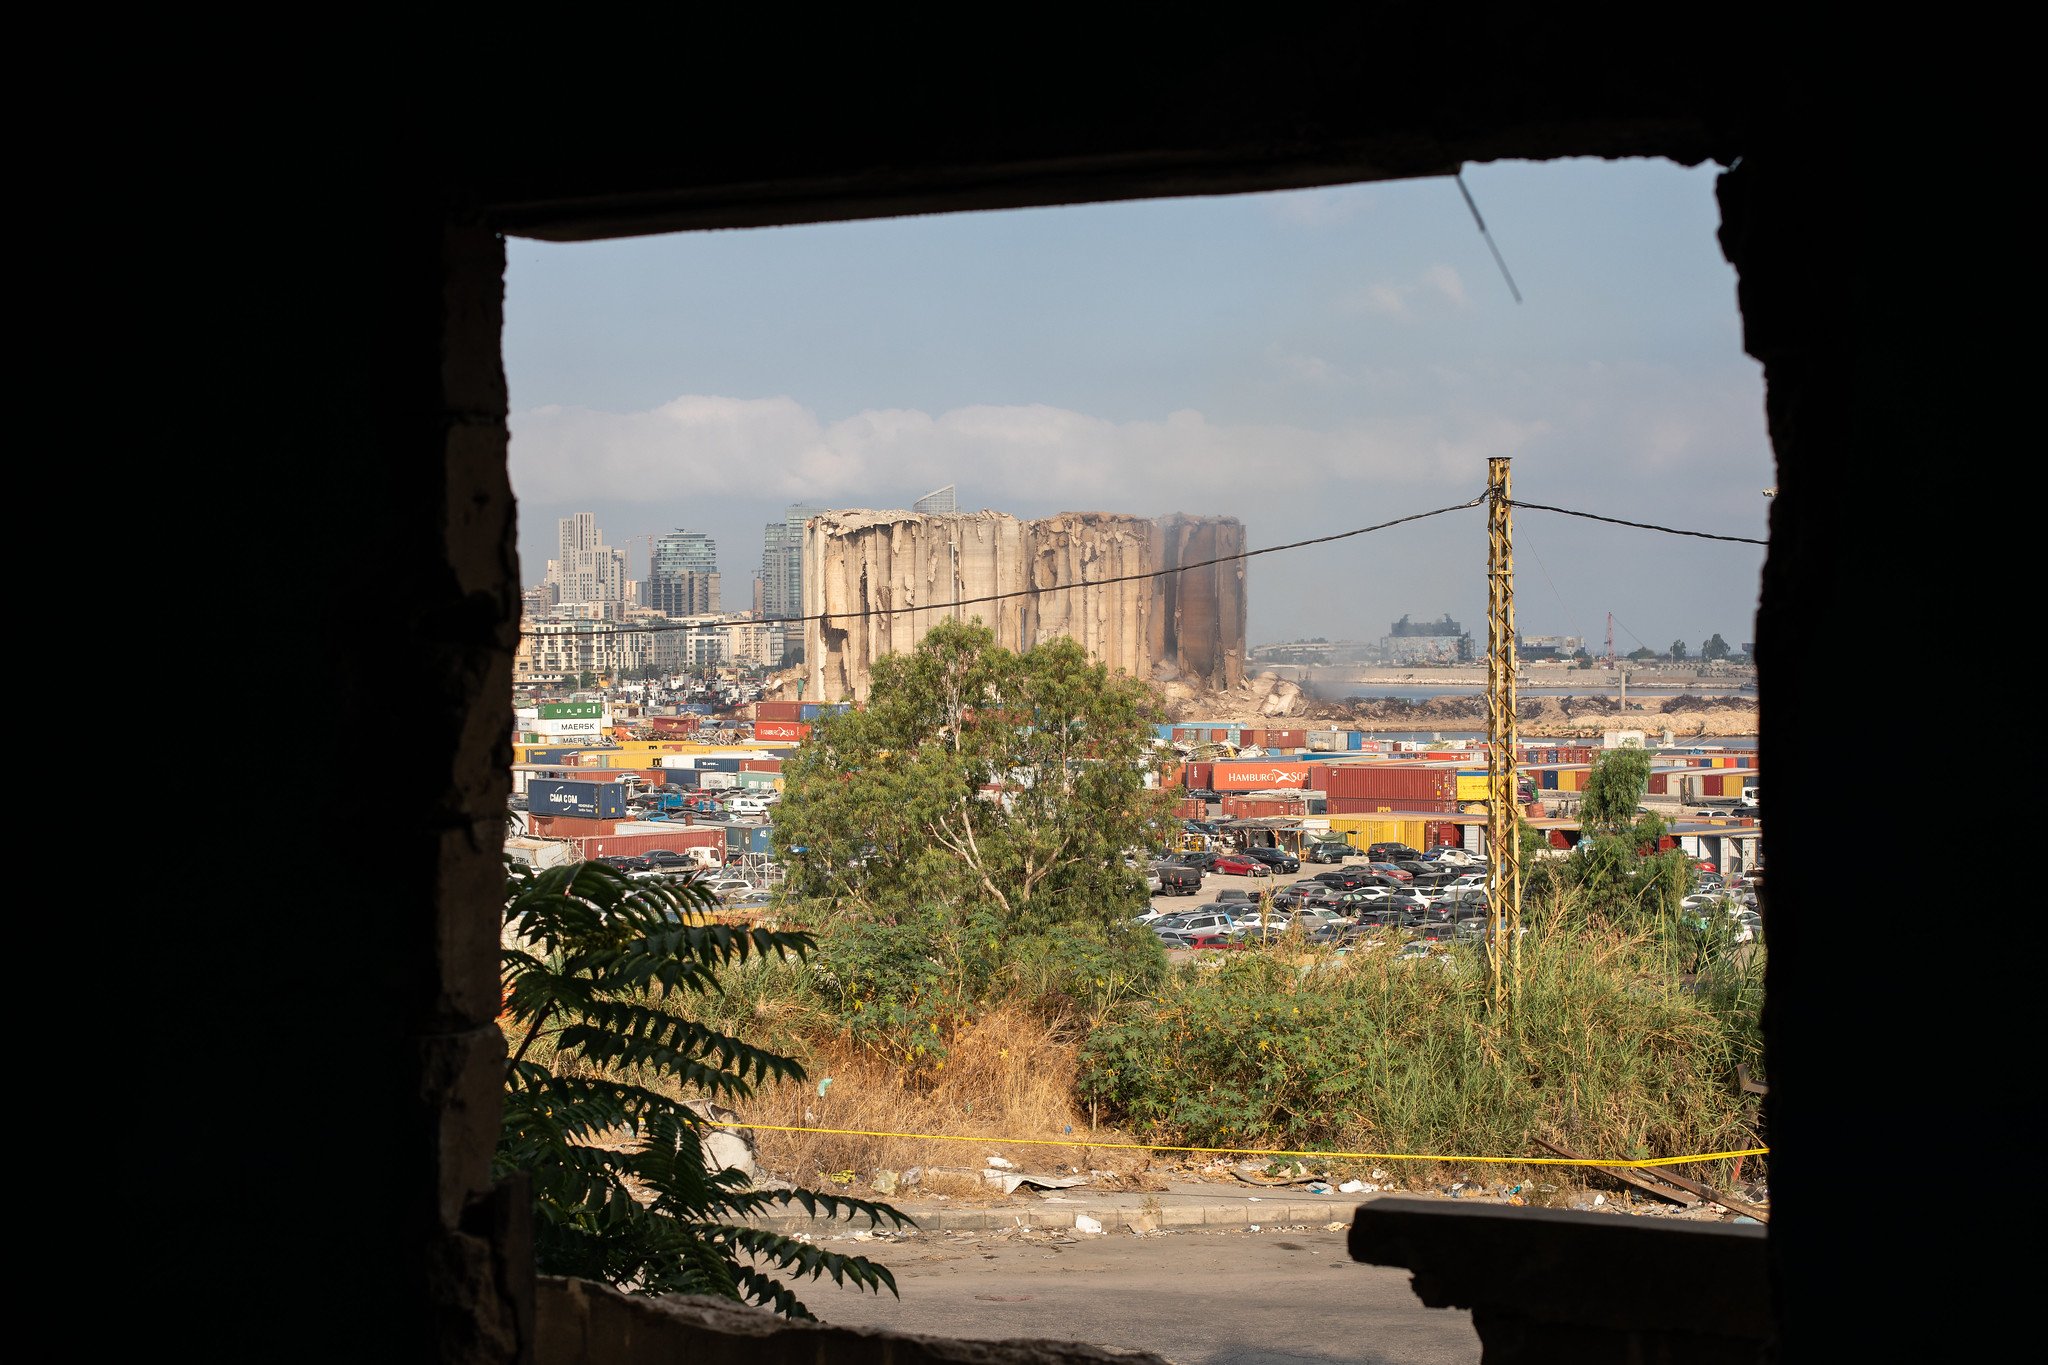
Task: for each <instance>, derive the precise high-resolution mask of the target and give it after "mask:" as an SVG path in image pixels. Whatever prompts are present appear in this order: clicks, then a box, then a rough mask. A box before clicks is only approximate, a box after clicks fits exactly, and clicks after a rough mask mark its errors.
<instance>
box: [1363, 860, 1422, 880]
mask: <svg viewBox="0 0 2048 1365" xmlns="http://www.w3.org/2000/svg"><path fill="white" fill-rule="evenodd" d="M1365 870H1366V871H1368V872H1373V873H1377V874H1378V875H1380V876H1382V877H1391V878H1393V879H1394V880H1395V881H1397V882H1412V881H1414V880H1415V874H1414V873H1413V872H1410V871H1409V870H1408V869H1407V868H1405V867H1399V866H1397V865H1395V864H1393V863H1385V862H1377V861H1375V862H1369V863H1367V864H1366V865H1365Z"/></svg>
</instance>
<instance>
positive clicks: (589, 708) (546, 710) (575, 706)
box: [540, 701, 604, 720]
mask: <svg viewBox="0 0 2048 1365" xmlns="http://www.w3.org/2000/svg"><path fill="white" fill-rule="evenodd" d="M540 718H541V719H542V720H603V719H604V703H603V702H601V701H544V702H542V703H541V704H540Z"/></svg>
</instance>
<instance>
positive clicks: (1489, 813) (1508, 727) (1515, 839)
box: [1486, 458, 1522, 1007]
mask: <svg viewBox="0 0 2048 1365" xmlns="http://www.w3.org/2000/svg"><path fill="white" fill-rule="evenodd" d="M1486 498H1487V519H1486V585H1487V594H1486V790H1487V801H1486V849H1487V877H1486V914H1487V923H1488V929H1489V936H1490V938H1491V945H1490V951H1489V952H1488V953H1487V959H1488V961H1489V963H1490V964H1491V966H1492V969H1493V1002H1494V1004H1495V1006H1496V1007H1505V1006H1507V1005H1508V1003H1509V1001H1510V998H1511V997H1512V995H1513V993H1514V989H1515V978H1516V976H1517V975H1519V973H1520V970H1521V958H1522V849H1521V840H1520V838H1519V833H1520V831H1519V826H1518V823H1517V820H1516V812H1517V811H1518V810H1519V806H1518V805H1517V803H1516V800H1515V797H1516V794H1517V793H1516V782H1515V554H1514V544H1515V537H1514V520H1513V512H1512V508H1511V507H1510V506H1509V493H1508V461H1507V460H1506V459H1505V458H1497V459H1491V460H1488V461H1487V462H1486ZM1504 962H1505V965H1504Z"/></svg>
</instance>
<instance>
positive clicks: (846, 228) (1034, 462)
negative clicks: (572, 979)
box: [505, 161, 1776, 652]
mask: <svg viewBox="0 0 2048 1365" xmlns="http://www.w3.org/2000/svg"><path fill="white" fill-rule="evenodd" d="M1717 173H1718V168H1716V167H1714V166H1712V165H1706V166H1700V167H1694V168H1686V167H1680V166H1675V165H1672V164H1669V163H1666V162H1658V161H1622V162H1600V161H1561V162H1544V163H1522V162H1503V163H1492V164H1485V165H1474V166H1468V167H1467V168H1466V169H1465V172H1464V179H1465V184H1466V186H1467V187H1468V188H1469V189H1470V190H1471V191H1472V194H1473V197H1474V198H1475V199H1476V200H1477V202H1478V204H1479V207H1480V209H1481V211H1482V212H1483V214H1484V215H1485V218H1486V224H1487V227H1488V228H1489V229H1490V230H1491V232H1492V234H1493V237H1494V241H1495V243H1496V244H1497V245H1498V246H1499V248H1500V250H1501V253H1502V255H1503V256H1504V257H1505V258H1506V261H1507V264H1508V268H1509V269H1510V270H1511V271H1512V272H1513V275H1514V280H1515V284H1516V286H1517V287H1518V288H1519V289H1520V291H1521V294H1522V300H1523V301H1522V302H1521V303H1519V304H1517V303H1516V302H1515V301H1514V298H1513V296H1512V295H1511V294H1510V292H1509V289H1508V285H1507V283H1506V281H1505V280H1504V279H1503V278H1502V276H1501V273H1500V270H1499V268H1498V266H1497V265H1496V264H1495V262H1494V259H1493V257H1492V254H1491V253H1490V252H1489V251H1488V249H1487V245H1486V241H1485V239H1484V238H1482V237H1481V236H1480V235H1479V233H1478V231H1477V229H1476V228H1475V226H1474V224H1473V221H1472V217H1471V213H1470V211H1469V210H1468V209H1467V207H1466V205H1465V202H1464V199H1463V198H1462V196H1460V194H1459V192H1458V187H1457V184H1456V182H1455V181H1454V180H1451V179H1448V178H1444V179H1429V180H1414V181H1399V182H1389V183H1380V184H1371V185H1357V186H1346V187H1340V188H1334V189H1326V190H1304V191H1293V192H1288V193H1284V194H1265V195H1241V196H1225V197H1216V198H1201V199H1174V200H1158V201H1148V202H1142V203H1132V204H1105V205H1080V206H1073V207H1067V208H1054V209H1028V210H1019V211H1014V212H1003V213H974V214H946V215H934V216H927V217H919V218H902V219H888V220H881V221H875V222H863V223H839V224H826V225H821V226H813V227H792V228H773V229H758V230H748V231H727V232H714V233H686V234H674V235H669V236H663V237H651V238H635V239H630V240H624V241H616V242H599V243H577V244H571V245H557V244H550V243H542V242H533V241H526V240H520V239H514V240H512V241H510V242H508V243H507V251H508V258H509V259H508V269H507V280H506V328H505V364H506V371H507V377H508V379H509V382H510V386H511V397H512V420H511V431H512V448H511V460H512V463H511V469H512V483H513V490H514V492H515V494H516V495H517V496H518V498H519V507H520V521H519V550H520V557H521V577H522V579H523V580H524V581H525V582H527V583H534V582H538V581H539V580H540V578H541V576H542V573H543V571H544V570H545V568H546V562H547V558H548V556H549V555H550V554H551V553H552V552H553V550H552V547H553V544H554V535H555V521H556V519H557V518H559V517H562V516H566V515H568V514H569V513H571V512H579V511H589V512H594V513H596V514H597V519H598V525H599V527H600V528H601V529H602V530H603V532H604V534H605V538H606V540H607V541H609V542H610V543H612V544H617V545H624V546H627V547H628V550H629V563H630V566H631V569H632V571H633V572H634V573H636V574H637V573H638V572H639V571H640V570H641V567H642V566H643V565H644V564H645V562H646V542H645V540H644V539H636V538H639V537H645V536H647V535H649V534H651V533H652V534H658V533H661V532H666V531H669V530H673V529H676V528H682V529H686V530H693V531H705V532H708V533H710V534H711V535H712V536H714V537H715V538H716V540H717V542H718V547H719V559H720V568H721V571H722V572H723V574H724V575H725V592H726V595H727V598H728V601H730V602H733V603H736V604H742V605H743V604H744V603H745V602H747V601H748V600H749V599H750V597H751V592H752V588H751V580H752V577H753V575H754V573H755V571H756V570H757V569H758V567H759V564H760V544H761V528H762V526H763V524H764V523H765V522H768V521H770V520H777V519H779V518H780V515H781V511H782V509H783V507H784V506H786V505H787V504H790V503H794V502H808V503H811V504H814V505H818V506H825V507H835V508H856V507H868V508H891V507H907V506H908V505H909V504H910V502H911V501H912V500H913V499H915V498H917V497H918V496H920V495H922V494H924V493H926V492H928V491H930V490H931V489H933V488H936V487H939V486H941V485H944V484H948V483H950V484H954V485H956V486H957V488H958V489H959V498H960V502H961V506H962V507H963V508H965V509H970V510H971V509H977V508H983V507H987V508H993V509H995V510H998V511H1003V512H1008V513H1011V514H1013V515H1016V516H1019V517H1027V518H1028V517H1039V516H1047V515H1051V514H1052V513H1055V512H1062V511H1104V512H1122V513H1132V514H1137V515H1144V516H1154V515H1160V514H1163V513H1168V512H1186V513H1191V514H1197V515H1227V516H1235V517H1237V518H1239V519H1240V520H1242V521H1243V522H1244V525H1245V533H1246V539H1247V542H1248V544H1249V546H1250V547H1251V548H1253V549H1258V548H1260V547H1263V546H1268V545H1276V544H1281V543H1284V542H1290V541H1296V540H1302V539H1307V538H1310V537H1314V536H1321V535H1329V534H1332V533H1335V532H1340V531H1346V530H1351V529H1353V528H1356V527H1361V526H1367V525H1372V524H1374V523H1378V522H1382V521H1388V520H1391V519H1393V518H1395V517H1401V516H1407V515H1410V514H1413V513H1417V512H1426V511H1430V510H1432V509H1435V508H1440V507H1447V506H1451V505H1454V504H1457V503H1462V502H1465V501H1467V500H1469V499H1471V498H1473V497H1476V496H1478V495H1479V494H1480V493H1481V492H1482V491H1483V490H1484V488H1485V484H1486V464H1487V459H1488V458H1489V457H1491V456H1508V457H1511V458H1512V460H1513V464H1512V466H1511V468H1512V474H1513V481H1514V493H1515V496H1516V497H1517V498H1519V499H1522V500H1525V501H1529V502H1539V503H1546V504H1550V505H1553V506H1558V507H1565V508H1571V509H1576V510H1580V511H1585V512H1591V513H1596V514H1599V515H1601V516H1608V517H1618V518H1622V519H1625V520H1630V521H1639V522H1650V523H1656V524H1659V525H1664V526H1672V527H1678V528H1683V529H1688V530H1697V531H1707V532H1713V533H1716V534H1720V535H1734V536H1749V537H1754V538H1756V539H1759V540H1761V539H1762V538H1763V537H1764V536H1765V535H1766V532H1767V512H1768V509H1769V500H1768V499H1767V498H1765V497H1764V496H1763V495H1762V490H1763V489H1765V488H1767V487H1769V486H1771V485H1772V484H1774V483H1775V482H1776V476H1775V474H1774V472H1773V467H1772V463H1771V455H1770V446H1769V442H1768V438H1767V435H1766V432H1765V427H1764V417H1763V382H1762V374H1761V370H1760V368H1759V367H1758V366H1757V364H1756V363H1755V362H1754V361H1752V360H1750V359H1749V358H1748V357H1747V356H1745V355H1744V354H1743V353H1742V349H1741V320H1740V316H1739V314H1738V313H1737V311H1736V302H1735V276H1734V272H1733V271H1732V270H1731V269H1730V268H1729V266H1728V265H1727V263H1726V262H1725V261H1724V260H1723V259H1722V257H1721V254H1720V249H1719V246H1718V244H1717V242H1716V241H1715V236H1714V233H1715V228H1716V225H1717V223H1718V213H1717V210H1716V207H1715V204H1714V194H1713V191H1714V179H1715V176H1716V175H1717ZM1515 557H1516V564H1517V570H1518V572H1517V580H1516V588H1515V593H1516V600H1515V605H1516V615H1517V624H1518V625H1519V627H1520V629H1521V631H1522V633H1523V634H1525V635H1532V634H1572V635H1581V636H1585V637H1586V638H1587V639H1588V642H1589V644H1590V645H1591V647H1592V648H1593V649H1594V650H1595V651H1596V652H1597V651H1598V650H1599V649H1600V648H1601V647H1602V646H1603V643H1604V636H1605V631H1606V621H1607V614H1608V613H1610V612H1611V613H1613V615H1614V618H1615V622H1616V625H1615V643H1616V647H1617V649H1618V650H1620V651H1622V652H1627V651H1628V650H1630V649H1633V648H1635V647H1636V646H1637V644H1645V645H1648V646H1650V647H1652V648H1654V649H1657V650H1659V651H1662V650H1663V649H1665V648H1667V647H1668V646H1669V645H1670V644H1671V642H1672V641H1673V640H1683V641H1685V642H1687V644H1688V645H1689V646H1691V647H1692V648H1693V649H1695V650H1696V649H1697V648H1698V646H1699V645H1700V643H1701V642H1703V641H1705V640H1706V639H1707V638H1708V637H1709V636H1711V635H1714V634H1716V633H1718V634H1720V635H1722V636H1723V637H1724V638H1725V639H1726V640H1727V641H1728V642H1729V644H1731V645H1735V646H1739V645H1740V644H1742V643H1743V642H1744V641H1747V640H1749V639H1751V638H1753V632H1752V623H1753V620H1754V617H1755V611H1756V595H1757V584H1758V575H1759V572H1760V570H1761V567H1762V563H1763V548H1762V547H1761V546H1753V545H1740V544H1730V543H1725V542H1717V541H1706V540H1700V539H1695V538H1691V537H1678V536H1669V535H1662V534H1657V533H1654V532H1650V531H1642V530H1635V529H1629V528H1624V527H1618V526H1609V525H1604V524H1602V523H1598V522H1592V521H1586V520H1583V519H1580V518H1575V517H1564V516H1559V515H1557V514H1555V513H1548V512H1538V511H1534V510H1530V509H1521V510H1518V511H1517V513H1516V517H1515ZM1247 572H1248V585H1249V600H1250V607H1249V616H1250V620H1249V625H1248V631H1247V633H1248V635H1249V638H1250V642H1251V643H1252V644H1253V645H1258V644H1262V643H1268V642H1273V641H1279V640H1288V639H1297V638H1304V637H1309V636H1323V637H1325V638H1330V639H1373V638H1377V637H1379V636H1380V635H1382V634H1384V633H1385V632H1386V630H1387V628H1388V625H1389V624H1390V623H1391V622H1393V621H1394V620H1396V619H1398V618H1400V617H1401V616H1403V615H1407V616H1411V617H1414V618H1416V619H1418V620H1420V619H1434V618H1436V617H1438V616H1441V615H1443V614H1445V613H1446V612H1448V613H1449V614H1450V615H1452V616H1454V617H1456V618H1457V619H1458V620H1459V621H1460V622H1462V623H1463V624H1464V625H1465V626H1466V628H1467V629H1469V630H1471V631H1473V633H1474V634H1475V635H1476V636H1477V635H1483V631H1484V626H1485V605H1486V524H1485V513H1484V511H1483V510H1481V509H1478V508H1474V509H1470V510H1464V511H1458V512H1453V513H1449V514H1447V515H1444V516H1440V517H1435V518H1431V519H1429V520H1426V521H1421V522H1415V523H1411V524H1409V525H1405V526H1399V527H1395V528H1393V529H1390V530H1386V531H1381V532H1376V533H1374V534H1371V535H1365V536H1358V537H1354V538H1352V539H1349V540H1345V541H1340V542H1338V543H1336V544H1332V545H1325V546H1317V547H1313V548H1309V549H1303V550H1298V551H1291V552H1287V553H1282V554H1274V555H1263V556H1258V557H1256V558H1254V559H1252V560H1250V561H1249V563H1248V566H1247Z"/></svg>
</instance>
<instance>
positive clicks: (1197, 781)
mask: <svg viewBox="0 0 2048 1365" xmlns="http://www.w3.org/2000/svg"><path fill="white" fill-rule="evenodd" d="M1215 769H1216V765H1215V764H1214V763H1190V764H1188V766H1187V769H1186V772H1187V779H1186V786H1187V788H1188V790H1189V791H1194V790H1195V789H1197V788H1199V787H1207V788H1209V790H1211V791H1214V790H1215V789H1216V788H1215V784H1214V783H1212V782H1210V781H1209V778H1210V777H1211V776H1212V775H1213V774H1214V772H1215Z"/></svg>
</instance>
